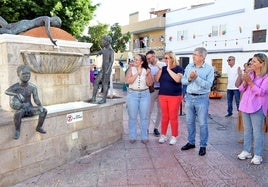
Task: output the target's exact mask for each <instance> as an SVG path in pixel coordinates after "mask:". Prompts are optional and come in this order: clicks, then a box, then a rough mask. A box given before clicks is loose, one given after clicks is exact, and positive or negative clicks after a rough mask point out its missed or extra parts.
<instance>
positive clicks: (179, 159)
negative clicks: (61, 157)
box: [15, 90, 268, 187]
mask: <svg viewBox="0 0 268 187" xmlns="http://www.w3.org/2000/svg"><path fill="white" fill-rule="evenodd" d="M117 94H119V95H120V96H125V94H126V93H125V92H121V91H120V90H117ZM210 101H211V103H210V110H209V113H210V118H209V133H210V137H209V142H208V147H207V154H206V155H205V156H199V155H198V151H199V136H198V135H197V137H196V142H197V144H196V148H195V149H192V150H188V151H181V150H180V148H181V147H182V146H183V145H184V144H186V143H187V130H186V124H185V115H182V116H180V127H179V129H180V132H179V137H178V142H177V144H176V145H175V146H170V145H168V144H159V143H158V138H156V137H154V136H153V135H152V131H153V125H152V123H151V126H150V135H149V140H150V141H149V143H148V144H147V145H144V144H142V143H141V142H140V141H137V142H136V143H135V144H130V143H129V139H128V126H127V119H128V117H127V112H126V109H125V110H124V118H123V119H124V122H123V124H124V136H123V139H122V140H120V141H118V142H116V143H115V144H113V145H111V146H108V147H107V148H105V149H103V150H100V151H98V152H95V153H94V154H91V155H87V156H85V157H83V158H79V159H77V160H75V161H73V162H71V163H69V164H66V165H63V166H61V167H58V168H56V169H53V170H51V171H48V172H46V173H44V174H42V175H39V176H36V177H33V178H31V179H28V180H26V181H24V182H21V183H19V184H17V185H15V187H22V186H23V187H24V186H40V187H43V186H49V187H50V186H53V187H56V186H57V187H58V186H61V187H101V186H103V187H115V186H116V187H127V186H139V187H140V186H144V187H145V186H146V187H147V186H149V187H159V186H161V187H162V186H163V187H177V186H178V187H184V186H185V187H191V186H196V187H199V186H213V187H214V186H228V187H229V186H239V187H240V186H241V187H242V186H248V187H252V186H254V187H255V186H263V187H264V186H268V177H267V176H268V163H267V162H268V144H267V143H266V145H265V151H264V155H263V158H264V161H263V163H262V164H261V165H258V166H257V165H251V164H250V159H248V160H245V161H240V160H238V159H237V158H236V157H237V154H238V153H240V152H241V151H242V149H243V145H242V144H240V143H238V139H239V138H241V137H242V133H238V132H237V131H236V127H235V125H236V119H237V118H236V117H237V114H236V113H235V114H234V116H232V117H230V118H225V117H224V116H225V114H226V99H225V98H222V99H220V100H210ZM182 111H184V109H183V110H182ZM154 114H155V113H154ZM197 130H198V129H197ZM198 132H199V131H198ZM266 138H267V135H266ZM266 142H267V141H266Z"/></svg>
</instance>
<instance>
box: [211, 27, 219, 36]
mask: <svg viewBox="0 0 268 187" xmlns="http://www.w3.org/2000/svg"><path fill="white" fill-rule="evenodd" d="M218 32H219V31H218V25H214V26H212V36H218Z"/></svg>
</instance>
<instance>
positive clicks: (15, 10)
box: [0, 0, 99, 37]
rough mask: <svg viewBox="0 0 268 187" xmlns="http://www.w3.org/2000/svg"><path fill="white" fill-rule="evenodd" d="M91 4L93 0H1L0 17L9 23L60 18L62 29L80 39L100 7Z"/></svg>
mask: <svg viewBox="0 0 268 187" xmlns="http://www.w3.org/2000/svg"><path fill="white" fill-rule="evenodd" d="M91 4H92V3H91V0H0V5H1V6H0V15H1V16H2V17H3V18H4V19H5V20H7V22H9V23H11V22H17V21H19V20H22V19H33V18H36V17H39V16H59V17H60V18H61V19H62V26H61V29H63V30H65V31H67V32H69V33H70V34H72V35H73V36H75V37H78V36H79V35H81V34H82V32H83V31H84V28H85V25H88V22H89V21H90V20H91V19H92V18H93V13H94V11H95V10H96V8H97V7H98V6H99V5H98V4H97V5H94V6H92V5H91Z"/></svg>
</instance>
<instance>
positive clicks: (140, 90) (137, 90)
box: [129, 88, 149, 92]
mask: <svg viewBox="0 0 268 187" xmlns="http://www.w3.org/2000/svg"><path fill="white" fill-rule="evenodd" d="M129 89H130V90H132V91H136V92H143V91H146V90H148V89H149V88H146V89H133V88H129Z"/></svg>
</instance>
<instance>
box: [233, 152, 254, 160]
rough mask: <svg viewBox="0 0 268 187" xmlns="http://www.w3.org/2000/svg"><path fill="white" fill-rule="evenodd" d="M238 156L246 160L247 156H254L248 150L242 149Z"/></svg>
mask: <svg viewBox="0 0 268 187" xmlns="http://www.w3.org/2000/svg"><path fill="white" fill-rule="evenodd" d="M237 158H238V159H240V160H245V159H247V158H252V155H251V153H249V152H247V151H242V152H241V153H240V154H239V155H237Z"/></svg>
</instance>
